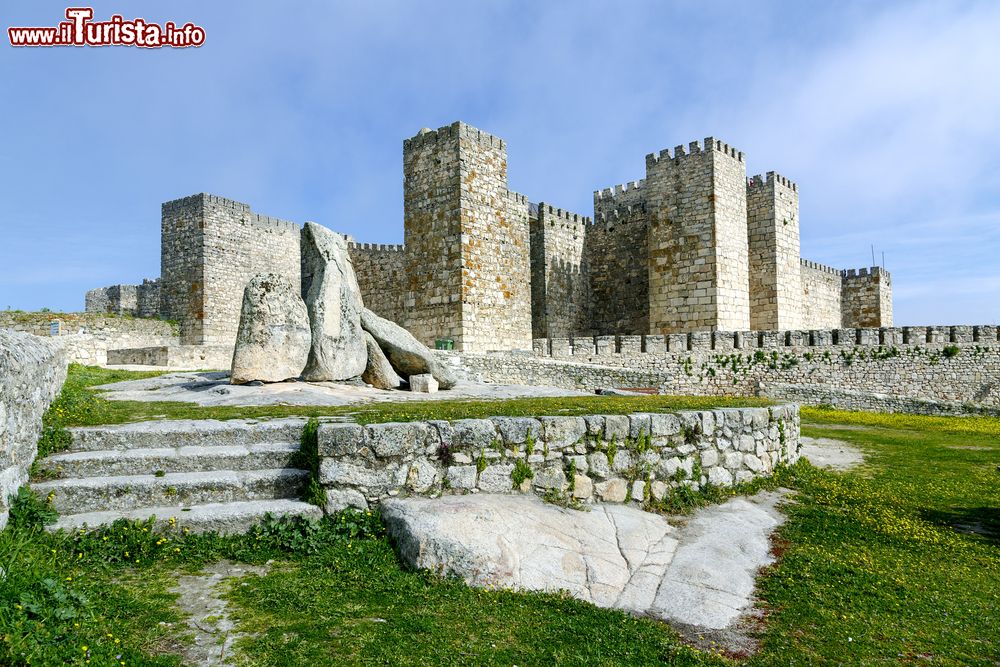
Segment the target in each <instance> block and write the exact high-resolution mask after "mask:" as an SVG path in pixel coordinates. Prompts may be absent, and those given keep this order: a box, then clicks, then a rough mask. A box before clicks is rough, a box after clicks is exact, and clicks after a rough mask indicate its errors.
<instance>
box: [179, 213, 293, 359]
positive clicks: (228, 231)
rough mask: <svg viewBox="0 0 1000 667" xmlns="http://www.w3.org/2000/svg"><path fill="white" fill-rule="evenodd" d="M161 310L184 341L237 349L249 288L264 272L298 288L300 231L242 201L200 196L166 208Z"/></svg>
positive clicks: (290, 224) (184, 342)
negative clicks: (175, 325)
mask: <svg viewBox="0 0 1000 667" xmlns="http://www.w3.org/2000/svg"><path fill="white" fill-rule="evenodd" d="M161 224H162V246H161V256H160V271H161V281H162V284H161V311H162V312H163V313H164V315H165V316H166V317H167V318H168V319H175V320H177V321H178V322H179V324H180V332H181V342H182V343H183V344H192V345H225V346H231V345H233V344H235V342H236V329H237V327H238V325H239V319H240V307H241V304H242V302H243V289H244V287H246V284H247V283H248V282H249V281H250V279H251V278H252V277H253V276H254V275H256V274H258V273H278V274H281V275H283V276H286V277H287V278H288V279H289V280H291V281H292V282H293V283H295V282H298V280H299V273H300V263H301V258H300V254H299V232H300V229H299V226H298V225H297V224H295V223H294V222H289V221H287V220H279V219H277V218H272V217H269V216H265V215H260V214H258V213H254V212H253V211H252V210H251V209H250V206H249V205H247V204H244V203H241V202H237V201H233V200H231V199H225V198H224V197H218V196H215V195H209V194H204V193H202V194H198V195H194V196H192V197H186V198H184V199H179V200H176V201H173V202H167V203H166V204H164V205H163V217H162V223H161Z"/></svg>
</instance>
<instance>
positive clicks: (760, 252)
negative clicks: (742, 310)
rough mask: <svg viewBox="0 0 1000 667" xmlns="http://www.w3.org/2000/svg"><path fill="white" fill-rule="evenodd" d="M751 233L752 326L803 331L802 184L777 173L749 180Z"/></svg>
mask: <svg viewBox="0 0 1000 667" xmlns="http://www.w3.org/2000/svg"><path fill="white" fill-rule="evenodd" d="M747 233H748V236H749V252H750V328H751V329H753V330H755V331H757V330H768V329H770V330H788V329H800V328H802V326H803V324H802V277H801V270H800V265H799V251H800V246H799V191H798V186H796V184H795V183H793V182H792V181H790V180H788V179H787V178H785V177H784V176H780V175H778V174H775V173H774V172H773V171H769V172H767V175H766V177H761V176H754V177H753V178H751V179H750V180H748V181H747Z"/></svg>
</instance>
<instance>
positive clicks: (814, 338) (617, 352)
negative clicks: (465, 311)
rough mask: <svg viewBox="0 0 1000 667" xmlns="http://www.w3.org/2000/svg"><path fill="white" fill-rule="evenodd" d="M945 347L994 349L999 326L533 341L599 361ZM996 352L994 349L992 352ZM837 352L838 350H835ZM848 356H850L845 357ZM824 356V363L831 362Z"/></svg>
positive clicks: (548, 351) (559, 354)
mask: <svg viewBox="0 0 1000 667" xmlns="http://www.w3.org/2000/svg"><path fill="white" fill-rule="evenodd" d="M947 345H958V346H976V345H978V346H980V348H982V347H983V346H998V345H1000V327H998V326H996V325H979V326H969V325H950V326H926V327H848V328H841V329H808V330H791V331H694V332H689V333H676V334H667V335H644V336H639V335H632V334H617V335H604V336H584V335H578V336H573V337H572V338H536V339H535V340H534V341H533V345H532V349H533V350H534V353H535V356H542V357H554V358H570V357H575V358H577V359H579V357H580V355H581V353H583V354H584V355H585V356H587V357H593V358H594V361H599V360H600V358H601V357H605V358H621V357H625V356H634V355H641V356H646V355H659V356H668V355H681V354H687V353H692V352H699V351H702V352H716V353H718V352H726V353H742V354H750V355H753V354H754V352H755V351H758V350H766V351H777V352H778V353H779V354H782V353H784V352H786V351H788V349H789V348H796V349H802V348H808V349H810V350H813V351H814V353H815V350H816V349H817V348H820V349H827V350H838V351H840V350H845V348H859V347H867V348H876V349H878V348H881V349H883V350H893V349H895V350H896V352H895V353H892V352H886V355H885V356H886V357H887V358H889V357H892V356H897V355H898V354H901V352H900V351H901V350H905V349H907V348H916V347H919V348H926V350H927V351H928V353H929V354H932V355H933V354H934V353H935V351H936V350H938V349H939V348H943V347H944V346H947ZM996 349H997V350H998V351H1000V347H997V348H996ZM838 354H839V352H838ZM848 354H850V353H848ZM833 358H834V357H830V358H829V359H828V360H832V359H833Z"/></svg>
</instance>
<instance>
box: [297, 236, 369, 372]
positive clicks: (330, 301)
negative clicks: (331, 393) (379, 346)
mask: <svg viewBox="0 0 1000 667" xmlns="http://www.w3.org/2000/svg"><path fill="white" fill-rule="evenodd" d="M302 295H303V298H304V299H305V302H306V309H307V310H308V312H309V323H310V326H311V328H312V347H311V349H310V350H309V360H308V361H307V362H306V367H305V370H304V371H303V372H302V377H303V379H305V380H308V381H310V382H326V381H331V380H347V379H350V378H354V377H358V376H360V375H361V374H362V373H364V372H365V367H366V366H367V364H368V348H367V346H366V345H365V339H364V336H363V335H362V331H361V311H362V309H363V308H364V305H363V304H362V301H361V290H360V289H359V288H358V279H357V277H356V276H355V275H354V266H353V265H352V264H351V258H350V255H349V254H348V252H347V238H346V237H344V236H341V235H340V234H337V233H335V232H332V231H330V230H329V229H327V228H326V227H323V226H322V225H317V224H316V223H314V222H307V223H306V224H305V226H304V227H303V228H302Z"/></svg>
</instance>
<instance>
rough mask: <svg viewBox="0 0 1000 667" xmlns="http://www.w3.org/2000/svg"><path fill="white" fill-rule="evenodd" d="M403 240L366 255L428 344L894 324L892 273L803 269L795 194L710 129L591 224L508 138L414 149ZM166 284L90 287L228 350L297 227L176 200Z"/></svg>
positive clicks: (406, 159)
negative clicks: (534, 189)
mask: <svg viewBox="0 0 1000 667" xmlns="http://www.w3.org/2000/svg"><path fill="white" fill-rule="evenodd" d="M403 174H404V244H403V246H368V245H364V244H362V245H357V244H355V245H353V246H352V250H351V253H352V258H353V261H354V263H355V264H356V272H357V274H358V281H359V286H360V287H361V289H362V292H363V295H364V298H365V300H366V303H368V304H369V306H370V307H371V308H372V309H373V310H375V311H376V312H378V313H380V314H382V315H384V316H386V317H389V318H390V319H392V320H395V321H397V322H398V323H400V324H401V325H403V326H405V327H406V328H408V329H410V330H411V331H412V332H413V333H414V334H415V335H416V336H417V338H418V339H420V340H421V341H423V342H424V343H425V344H427V345H434V343H435V341H436V340H438V339H451V340H452V341H454V343H455V346H456V348H457V349H460V350H467V351H485V350H492V349H498V350H512V349H528V348H529V346H530V344H531V339H532V336H534V337H539V336H549V337H559V336H571V335H578V334H594V333H596V334H606V335H612V334H615V335H616V334H630V335H642V334H650V333H657V334H666V333H675V332H691V331H711V330H745V329H751V328H752V329H755V330H770V329H787V330H797V329H801V328H819V327H829V328H836V327H840V326H886V325H888V324H890V323H891V321H892V319H891V318H892V302H891V299H892V297H891V280H890V277H889V275H888V274H887V273H885V272H884V271H879V273H877V274H873V273H864V272H862V273H858V274H857V275H854V274H846V273H843V274H841V273H838V272H837V271H836V270H832V269H826V268H825V267H821V266H819V265H816V264H814V263H812V262H807V261H804V260H800V259H799V257H798V254H799V245H800V240H799V220H798V187H797V186H796V185H795V184H794V183H792V182H791V181H789V180H788V179H786V178H784V177H782V176H779V175H776V174H774V173H773V172H768V174H767V175H766V176H764V177H760V176H758V177H754V178H752V179H750V181H749V182H748V181H747V180H746V167H745V160H744V155H743V153H741V152H739V151H737V150H736V149H735V148H733V147H731V146H729V145H728V144H725V143H723V142H722V141H719V140H716V139H713V138H711V137H709V138H707V139H705V141H704V142H703V143H702V144H699V143H698V142H692V143H691V144H690V145H689V146H688V147H687V148H685V147H683V146H678V147H677V148H675V149H674V150H673V151H672V152H671V151H669V150H664V151H661V152H660V153H658V154H651V155H648V156H647V157H646V178H645V179H644V180H640V181H634V182H631V183H628V184H626V185H619V186H616V187H614V188H608V189H605V190H600V191H597V192H595V193H594V221H593V223H589V221H588V219H587V218H585V217H583V216H580V215H579V214H575V213H569V212H566V211H562V210H561V209H558V208H556V207H551V206H550V205H548V204H543V205H542V206H541V207H538V206H536V205H533V204H529V202H528V199H527V198H526V197H525V196H524V195H521V194H517V193H513V192H511V191H510V190H509V189H508V179H507V147H506V144H505V143H504V141H503V140H502V139H500V138H499V137H496V136H494V135H491V134H489V133H486V132H483V131H481V130H478V129H476V128H474V127H471V126H469V125H466V124H464V123H461V122H456V123H453V124H451V125H449V126H446V127H442V128H439V129H438V130H433V131H432V130H428V129H425V130H421V131H420V132H419V133H418V134H417V135H416V136H414V137H411V138H409V139H406V140H405V141H404V142H403ZM161 235H162V246H161V278H160V280H159V281H144V283H143V284H142V285H138V286H136V285H132V286H129V285H117V286H111V287H107V288H101V289H98V290H92V291H91V292H90V293H88V295H87V308H88V310H91V311H95V312H112V313H127V314H136V315H139V316H151V315H153V314H155V313H156V312H158V313H159V314H160V316H162V317H165V318H167V319H172V320H176V321H178V322H179V323H180V330H181V342H182V343H183V344H188V345H209V346H226V345H232V343H233V341H234V338H235V330H236V327H237V325H238V320H239V308H240V303H241V294H242V289H243V286H244V285H245V284H246V282H247V281H248V280H249V279H250V278H251V277H252V276H253V275H255V274H256V273H261V272H276V273H280V274H284V275H286V276H288V277H289V278H291V279H293V280H295V276H297V275H298V273H299V269H298V266H299V258H298V252H299V228H298V226H297V225H295V224H294V223H291V222H287V221H284V220H279V219H275V218H269V217H267V216H262V215H259V214H256V213H254V212H253V211H252V210H251V209H250V207H249V206H248V205H247V204H243V203H240V202H235V201H232V200H229V199H225V198H223V197H217V196H214V195H208V194H199V195H194V196H191V197H186V198H184V199H179V200H176V201H172V202H167V203H165V204H163V209H162V219H161Z"/></svg>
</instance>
